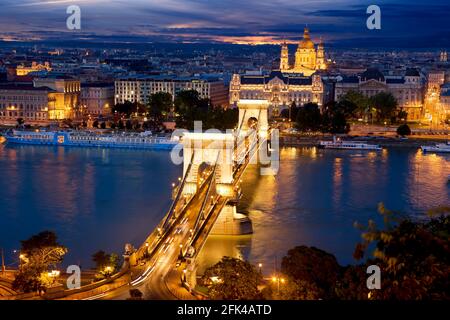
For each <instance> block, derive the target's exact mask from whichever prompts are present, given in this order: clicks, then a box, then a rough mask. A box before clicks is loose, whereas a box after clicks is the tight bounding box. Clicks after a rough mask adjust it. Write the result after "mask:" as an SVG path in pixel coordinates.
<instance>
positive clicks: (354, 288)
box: [334, 265, 369, 300]
mask: <svg viewBox="0 0 450 320" xmlns="http://www.w3.org/2000/svg"><path fill="white" fill-rule="evenodd" d="M366 270H367V266H366V265H356V266H352V265H350V266H347V267H345V268H343V269H342V271H341V273H340V276H339V278H338V280H337V282H336V285H335V287H334V293H335V295H336V298H337V299H339V300H367V299H368V294H369V289H367V284H366V281H367V277H368V275H367V273H366Z"/></svg>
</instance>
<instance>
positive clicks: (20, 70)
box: [16, 61, 52, 76]
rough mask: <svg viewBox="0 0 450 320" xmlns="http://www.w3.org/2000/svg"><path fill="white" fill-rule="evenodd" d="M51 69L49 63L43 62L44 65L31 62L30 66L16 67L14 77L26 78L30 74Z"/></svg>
mask: <svg viewBox="0 0 450 320" xmlns="http://www.w3.org/2000/svg"><path fill="white" fill-rule="evenodd" d="M51 70H52V68H51V67H50V63H48V62H45V63H44V64H40V63H37V62H35V61H33V62H32V63H31V66H29V67H27V66H23V65H20V66H17V68H16V75H18V76H26V75H27V74H29V73H31V72H38V71H51Z"/></svg>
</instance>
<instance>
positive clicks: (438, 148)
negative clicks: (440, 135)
mask: <svg viewBox="0 0 450 320" xmlns="http://www.w3.org/2000/svg"><path fill="white" fill-rule="evenodd" d="M420 148H421V149H422V151H423V152H437V153H450V141H447V143H437V144H435V145H434V146H421V147H420Z"/></svg>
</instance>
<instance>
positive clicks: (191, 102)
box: [174, 90, 201, 112]
mask: <svg viewBox="0 0 450 320" xmlns="http://www.w3.org/2000/svg"><path fill="white" fill-rule="evenodd" d="M200 100H201V99H200V96H199V94H198V92H197V91H196V90H183V91H180V92H179V93H178V94H177V96H176V97H175V103H174V104H175V110H176V111H177V112H182V111H186V110H189V109H192V108H194V107H197V106H199V102H200Z"/></svg>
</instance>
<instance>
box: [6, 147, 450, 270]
mask: <svg viewBox="0 0 450 320" xmlns="http://www.w3.org/2000/svg"><path fill="white" fill-rule="evenodd" d="M280 157H281V165H280V167H281V168H280V171H279V173H278V175H277V176H261V175H260V174H259V172H260V170H259V168H258V167H257V166H256V165H254V166H250V167H249V168H248V169H247V171H246V173H245V175H244V177H243V180H244V181H243V185H242V189H243V193H244V195H243V198H242V201H241V203H240V205H239V207H238V209H239V211H240V212H243V213H247V214H248V215H249V216H250V218H251V220H252V222H253V229H254V234H253V235H251V236H241V237H219V236H211V237H209V239H208V241H207V243H206V245H205V248H204V250H203V252H202V253H201V255H200V257H199V263H200V271H201V270H203V269H204V268H205V267H206V266H208V265H211V264H212V263H215V262H217V261H218V260H219V259H220V257H222V256H223V255H229V256H235V257H243V258H246V259H249V260H250V261H252V262H253V263H255V264H258V263H262V265H263V271H264V272H266V273H268V272H271V271H272V270H273V268H274V266H275V264H279V262H280V260H281V258H282V257H283V255H285V254H286V252H287V250H288V249H290V248H292V247H294V246H296V245H308V246H316V247H318V248H321V249H323V250H326V251H328V252H331V253H333V254H334V255H336V257H337V258H338V260H339V262H340V263H341V264H348V263H352V262H353V260H352V252H353V249H354V246H355V244H356V242H357V241H358V240H359V239H360V233H359V231H358V230H357V229H355V228H354V227H353V223H354V222H355V221H359V222H361V223H367V221H368V219H374V220H375V221H377V222H380V223H381V221H380V216H379V214H378V213H377V205H378V203H380V202H383V203H384V204H385V206H386V207H387V208H389V209H392V210H398V211H401V212H404V213H406V214H409V215H413V216H417V217H420V216H421V215H423V213H424V212H425V211H426V210H427V209H430V208H433V207H437V206H441V205H450V186H449V185H448V184H447V176H448V175H449V174H450V155H435V154H422V152H421V151H420V150H417V149H407V148H406V149H400V148H399V149H389V150H384V151H383V152H362V151H339V150H319V149H316V148H288V147H287V148H283V149H282V150H281V152H280ZM181 174H182V167H181V166H176V165H174V164H172V162H171V161H170V155H169V152H166V151H138V150H120V149H89V148H64V147H47V146H9V145H6V146H5V145H3V146H0V247H3V248H4V250H5V255H6V264H14V263H15V262H16V261H17V254H14V253H13V250H14V249H18V248H20V240H23V239H27V238H28V237H29V236H31V235H33V234H35V233H38V232H40V231H42V230H54V231H55V232H56V233H57V234H58V237H59V240H60V242H61V243H62V244H64V245H66V246H67V247H68V248H69V253H68V254H67V256H66V258H65V264H78V263H81V265H82V266H86V267H90V266H91V265H92V263H91V258H90V256H91V255H92V254H93V253H94V252H96V251H97V250H100V249H102V250H105V251H108V252H112V251H113V252H118V253H120V252H122V251H123V247H124V244H125V243H132V244H134V245H136V246H137V245H139V244H141V243H142V241H143V239H144V238H145V237H146V235H147V234H148V233H149V232H150V231H151V230H152V229H153V228H154V227H155V226H156V225H157V223H158V222H159V220H160V219H161V218H162V217H163V216H164V214H165V212H166V211H167V209H168V208H169V206H170V203H171V199H170V194H171V184H172V182H174V181H176V180H177V178H178V177H179V176H181Z"/></svg>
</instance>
